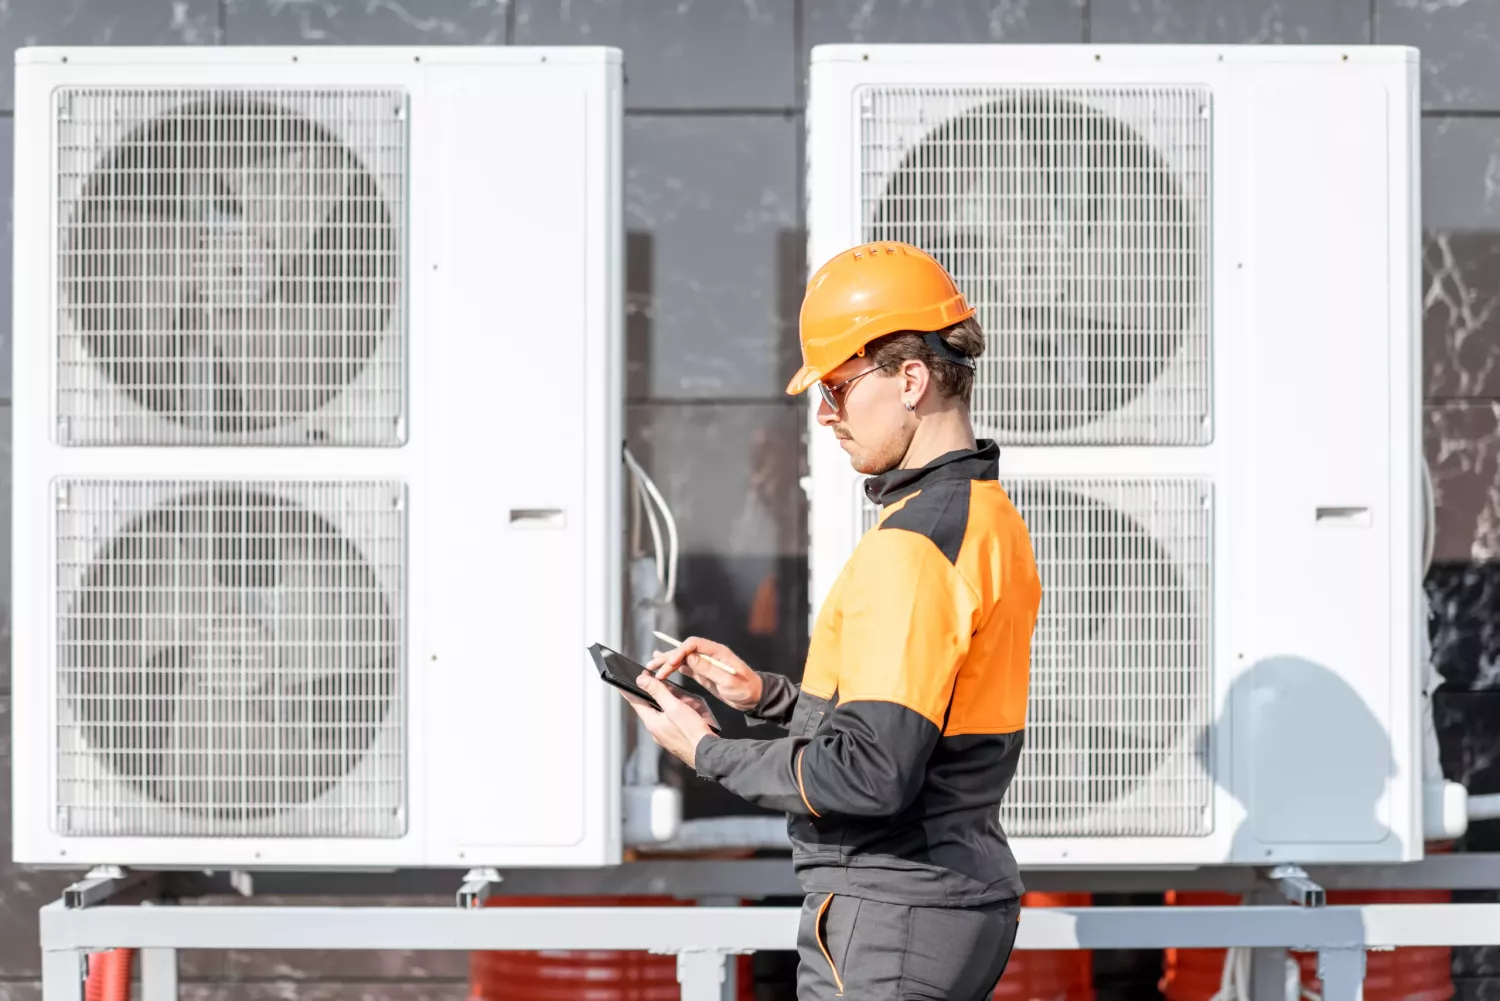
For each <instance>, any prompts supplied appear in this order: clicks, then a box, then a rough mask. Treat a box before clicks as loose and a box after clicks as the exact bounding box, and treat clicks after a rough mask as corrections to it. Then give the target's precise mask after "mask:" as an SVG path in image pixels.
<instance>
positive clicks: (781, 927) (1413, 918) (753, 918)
mask: <svg viewBox="0 0 1500 1001" xmlns="http://www.w3.org/2000/svg"><path fill="white" fill-rule="evenodd" d="M800 916H801V909H800V908H798V907H695V908H684V907H618V908H617V907H527V908H505V907H481V908H474V909H471V910H461V909H459V908H455V907H438V906H429V907H366V906H358V907H300V906H273V907H265V906H255V905H252V906H233V907H224V906H215V905H211V904H210V905H201V906H182V907H149V906H127V905H101V906H96V907H86V908H80V909H69V908H67V907H65V906H64V905H63V903H62V902H61V901H58V902H55V903H52V904H49V905H47V906H46V907H44V908H42V911H41V945H42V953H43V964H42V981H43V982H42V996H43V1001H82V999H83V965H84V964H83V957H84V956H85V955H86V954H87V953H88V952H91V951H96V950H102V949H106V948H135V949H141V950H156V952H155V953H154V955H153V956H152V958H151V963H150V965H149V966H148V967H147V968H146V969H144V970H143V976H144V977H145V978H146V980H147V982H146V983H145V984H143V992H144V996H145V997H147V998H149V999H151V1001H165V998H166V997H170V996H171V995H170V994H168V990H167V987H166V986H164V985H163V984H160V983H154V982H152V980H153V978H161V977H162V976H164V975H165V976H167V977H168V979H169V982H170V979H171V974H170V973H169V967H171V968H175V956H173V955H172V953H173V951H174V950H176V949H180V948H192V949H403V950H437V949H440V950H453V949H459V950H505V949H528V950H529V949H561V950H572V949H615V950H643V951H649V952H657V953H675V954H676V955H677V956H678V979H679V981H680V982H681V983H682V986H683V1001H718V999H719V997H720V992H721V990H722V986H723V983H724V963H725V961H726V959H727V957H728V956H730V955H733V954H736V953H746V952H756V951H761V950H791V949H794V948H795V947H796V939H797V923H798V921H799V919H800ZM1496 943H1500V904H1371V905H1365V906H1358V907H1354V906H1349V907H1344V906H1333V907H1298V906H1291V905H1286V904H1279V905H1274V906H1266V907H1103V908H1090V907H1084V908H1029V909H1027V910H1026V911H1025V912H1024V915H1023V918H1022V920H1021V929H1020V932H1019V934H1018V935H1017V938H1016V948H1018V949H1023V950H1024V949H1141V948H1152V947H1158V946H1162V945H1173V946H1180V947H1187V948H1225V947H1245V948H1252V949H1254V948H1274V949H1285V948H1296V949H1303V950H1316V951H1317V952H1318V953H1319V965H1320V968H1321V969H1322V971H1323V983H1324V995H1323V996H1324V998H1326V999H1327V1001H1357V999H1359V998H1360V997H1361V995H1362V990H1363V986H1362V981H1363V972H1364V952H1365V950H1366V949H1370V948H1387V947H1396V946H1412V945H1493V944H1496Z"/></svg>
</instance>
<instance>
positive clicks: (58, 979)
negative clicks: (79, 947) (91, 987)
mask: <svg viewBox="0 0 1500 1001" xmlns="http://www.w3.org/2000/svg"><path fill="white" fill-rule="evenodd" d="M83 980H84V966H83V953H81V952H75V951H73V950H71V949H64V950H62V951H59V952H44V953H42V1001H83Z"/></svg>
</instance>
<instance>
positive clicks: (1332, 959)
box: [1318, 948, 1365, 1001]
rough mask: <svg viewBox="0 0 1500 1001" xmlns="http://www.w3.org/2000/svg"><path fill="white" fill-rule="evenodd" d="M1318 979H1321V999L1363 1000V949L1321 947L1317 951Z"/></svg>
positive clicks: (1333, 1000) (1336, 1000)
mask: <svg viewBox="0 0 1500 1001" xmlns="http://www.w3.org/2000/svg"><path fill="white" fill-rule="evenodd" d="M1318 979H1319V980H1321V981H1323V1001H1363V999H1364V996H1365V950H1364V949H1359V948H1355V949H1323V950H1322V951H1320V952H1319V953H1318Z"/></svg>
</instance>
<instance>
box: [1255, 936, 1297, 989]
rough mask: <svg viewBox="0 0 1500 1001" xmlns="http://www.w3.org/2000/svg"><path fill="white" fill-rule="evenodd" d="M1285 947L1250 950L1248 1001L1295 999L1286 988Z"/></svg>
mask: <svg viewBox="0 0 1500 1001" xmlns="http://www.w3.org/2000/svg"><path fill="white" fill-rule="evenodd" d="M1286 964H1287V954H1286V950H1285V949H1251V950H1250V1001H1297V998H1296V996H1295V995H1292V996H1288V995H1287V990H1286V978H1287V971H1286Z"/></svg>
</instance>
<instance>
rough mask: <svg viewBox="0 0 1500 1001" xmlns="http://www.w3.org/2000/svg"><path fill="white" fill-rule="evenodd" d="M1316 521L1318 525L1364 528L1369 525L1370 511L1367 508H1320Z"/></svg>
mask: <svg viewBox="0 0 1500 1001" xmlns="http://www.w3.org/2000/svg"><path fill="white" fill-rule="evenodd" d="M1316 520H1317V522H1318V524H1320V525H1347V526H1351V527H1364V526H1366V525H1368V524H1370V520H1371V518H1370V509H1369V508H1367V507H1320V508H1318V511H1317V518H1316Z"/></svg>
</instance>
